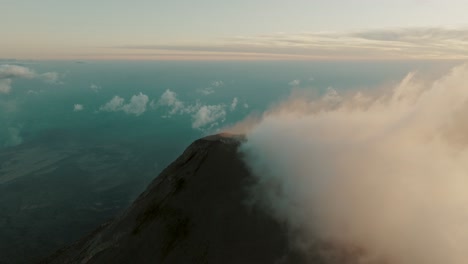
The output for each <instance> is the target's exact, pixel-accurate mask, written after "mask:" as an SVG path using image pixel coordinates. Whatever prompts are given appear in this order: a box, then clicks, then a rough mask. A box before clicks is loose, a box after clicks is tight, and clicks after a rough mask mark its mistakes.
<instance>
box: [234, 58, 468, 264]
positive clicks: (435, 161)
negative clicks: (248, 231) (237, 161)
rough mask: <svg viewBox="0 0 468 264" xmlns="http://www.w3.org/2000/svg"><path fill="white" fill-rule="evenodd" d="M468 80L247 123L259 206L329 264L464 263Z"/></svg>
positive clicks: (413, 82) (408, 83)
mask: <svg viewBox="0 0 468 264" xmlns="http://www.w3.org/2000/svg"><path fill="white" fill-rule="evenodd" d="M467 75H468V66H466V65H463V66H460V67H456V68H454V69H453V70H451V71H450V72H449V73H447V74H446V75H444V76H442V77H440V78H439V79H437V80H436V81H424V80H420V79H418V78H417V76H416V75H414V74H409V75H408V76H407V77H406V78H405V79H404V80H402V81H401V83H399V84H398V85H396V86H395V87H394V88H393V89H391V90H387V91H384V92H382V93H380V94H372V95H370V94H366V93H363V92H357V93H355V94H352V95H347V96H344V95H339V94H338V93H337V91H335V90H329V91H328V92H327V94H326V95H325V96H324V97H322V98H319V99H308V98H305V97H299V98H298V97H291V99H289V100H288V101H286V102H283V103H282V104H279V105H278V106H277V107H274V108H273V109H271V110H269V111H267V112H266V113H265V114H263V115H262V116H260V117H258V118H254V119H250V120H248V122H250V123H249V125H246V126H244V128H245V130H244V131H243V132H244V133H245V134H246V139H247V140H246V142H245V143H244V144H243V145H242V152H243V153H244V154H245V157H246V162H247V164H248V166H249V167H250V168H251V170H252V171H253V172H254V175H256V177H257V183H256V184H255V185H254V186H253V187H252V188H251V194H252V197H251V199H253V200H254V201H256V202H257V203H258V204H260V205H261V206H262V207H263V208H264V209H266V210H267V211H268V212H270V213H271V214H272V215H273V216H274V217H276V218H277V219H279V220H280V221H282V222H285V223H287V224H288V226H289V228H290V231H291V245H292V246H296V247H297V248H298V249H300V250H303V252H304V254H305V255H309V254H314V256H310V257H311V258H312V257H314V258H315V259H316V258H322V259H323V262H325V263H337V259H339V260H340V261H339V262H340V263H390V264H413V263H426V264H439V263H448V264H459V263H467V262H468V251H467V250H466V245H467V244H468V222H467V221H466V219H468V192H467V191H466V190H467V188H468V174H467V171H468V136H467V135H468V90H467V89H466V76H467ZM330 98H331V99H330Z"/></svg>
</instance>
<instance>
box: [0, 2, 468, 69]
mask: <svg viewBox="0 0 468 264" xmlns="http://www.w3.org/2000/svg"><path fill="white" fill-rule="evenodd" d="M0 3H1V6H2V8H1V9H0V20H1V21H0V22H1V23H0V32H1V34H2V41H0V58H18V59H163V60H164V59H189V60H190V59H317V58H319V59H382V58H383V59H385V58H388V59H391V58H398V59H400V58H408V59H454V58H455V59H464V58H465V57H466V56H468V48H467V47H468V41H467V40H466V39H467V37H468V30H467V29H468V16H466V12H465V11H466V10H468V2H467V1H458V0H448V1H441V0H439V1H434V0H433V1H431V0H394V1H376V0H354V1H344V0H339V1H338V0H315V1H310V0H309V1H306V0H296V1H287V2H286V1H277V0H270V1H267V0H256V1H246V0H239V1H214V0H199V1H186V0H183V1H149V0H148V1H147V0H136V1H123V0H114V1H110V0H101V1H91V0H82V1H66V0H61V1H59V0H44V1H36V0H0Z"/></svg>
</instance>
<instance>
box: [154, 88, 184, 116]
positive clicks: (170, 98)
mask: <svg viewBox="0 0 468 264" xmlns="http://www.w3.org/2000/svg"><path fill="white" fill-rule="evenodd" d="M157 105H159V106H167V107H169V108H170V110H169V115H174V114H178V113H181V112H183V111H184V103H183V102H182V101H180V100H179V99H178V98H177V93H175V92H173V91H171V90H169V89H167V90H166V91H165V92H164V93H163V94H162V95H161V98H159V101H158V103H157Z"/></svg>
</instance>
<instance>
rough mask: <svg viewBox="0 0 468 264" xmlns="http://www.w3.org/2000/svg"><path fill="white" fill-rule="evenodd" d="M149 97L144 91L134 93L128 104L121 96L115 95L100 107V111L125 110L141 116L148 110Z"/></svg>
mask: <svg viewBox="0 0 468 264" xmlns="http://www.w3.org/2000/svg"><path fill="white" fill-rule="evenodd" d="M148 101H149V97H148V96H147V95H145V94H143V93H139V94H137V95H133V96H132V98H131V99H130V102H129V103H128V104H125V99H124V98H122V97H120V96H117V95H116V96H114V97H113V98H112V99H111V100H110V101H109V102H107V103H106V104H105V105H103V106H101V107H100V108H99V110H100V111H105V112H118V111H123V112H125V113H127V114H133V115H136V116H139V115H141V114H143V113H144V112H146V106H147V104H148Z"/></svg>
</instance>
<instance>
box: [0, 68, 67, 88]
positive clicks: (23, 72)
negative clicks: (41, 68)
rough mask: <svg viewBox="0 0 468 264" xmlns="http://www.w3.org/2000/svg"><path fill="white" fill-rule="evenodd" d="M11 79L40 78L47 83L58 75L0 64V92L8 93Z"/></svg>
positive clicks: (56, 79) (52, 81) (54, 81)
mask: <svg viewBox="0 0 468 264" xmlns="http://www.w3.org/2000/svg"><path fill="white" fill-rule="evenodd" d="M13 79H40V80H42V81H45V82H49V83H56V82H57V81H58V79H59V75H58V73H56V72H46V73H42V74H38V73H36V72H35V71H34V70H31V69H29V68H27V67H24V66H18V65H10V64H2V65H0V93H4V94H7V93H10V91H11V84H12V82H13Z"/></svg>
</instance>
